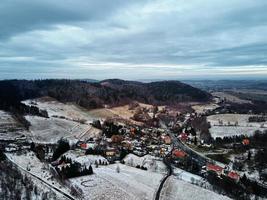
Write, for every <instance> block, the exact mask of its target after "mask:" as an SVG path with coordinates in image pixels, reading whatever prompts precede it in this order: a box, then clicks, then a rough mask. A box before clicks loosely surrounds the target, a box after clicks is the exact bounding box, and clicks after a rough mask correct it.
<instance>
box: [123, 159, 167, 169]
mask: <svg viewBox="0 0 267 200" xmlns="http://www.w3.org/2000/svg"><path fill="white" fill-rule="evenodd" d="M123 160H124V161H125V164H126V165H128V166H132V167H136V166H137V165H139V166H143V167H146V168H147V169H148V170H149V171H154V172H159V173H166V171H167V169H166V166H165V165H164V164H163V162H162V161H159V160H158V158H156V157H154V156H151V155H145V156H142V157H139V156H136V155H134V154H128V155H127V156H126V157H125V158H124V159H123Z"/></svg>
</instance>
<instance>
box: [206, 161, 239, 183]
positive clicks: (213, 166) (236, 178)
mask: <svg viewBox="0 0 267 200" xmlns="http://www.w3.org/2000/svg"><path fill="white" fill-rule="evenodd" d="M206 171H207V172H208V171H211V172H214V173H216V174H217V175H218V176H219V177H221V176H222V175H224V176H227V177H229V178H231V179H233V180H234V181H236V182H238V181H239V179H240V175H239V174H238V173H237V172H235V171H230V170H228V169H227V168H226V167H221V166H219V165H216V164H211V163H207V165H206Z"/></svg>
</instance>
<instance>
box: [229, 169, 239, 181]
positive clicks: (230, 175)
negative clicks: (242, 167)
mask: <svg viewBox="0 0 267 200" xmlns="http://www.w3.org/2000/svg"><path fill="white" fill-rule="evenodd" d="M228 177H229V178H231V179H234V180H235V181H239V178H240V176H239V174H238V173H236V172H234V171H231V172H229V173H228Z"/></svg>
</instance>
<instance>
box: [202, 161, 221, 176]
mask: <svg viewBox="0 0 267 200" xmlns="http://www.w3.org/2000/svg"><path fill="white" fill-rule="evenodd" d="M206 169H207V171H214V172H216V173H217V174H218V175H221V174H222V173H223V167H220V166H218V165H212V164H207V166H206Z"/></svg>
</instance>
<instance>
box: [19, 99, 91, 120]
mask: <svg viewBox="0 0 267 200" xmlns="http://www.w3.org/2000/svg"><path fill="white" fill-rule="evenodd" d="M23 103H24V104H26V105H33V106H36V107H38V108H39V109H41V110H46V111H47V112H48V116H49V117H51V116H58V117H60V116H64V117H66V118H68V119H71V120H77V121H79V120H84V121H88V122H91V121H93V120H94V117H92V116H91V115H90V113H88V111H87V110H86V109H84V108H82V107H80V106H78V105H76V104H72V103H66V104H65V103H61V102H59V101H57V100H55V99H53V98H51V97H43V98H38V99H29V100H26V101H23Z"/></svg>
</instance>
